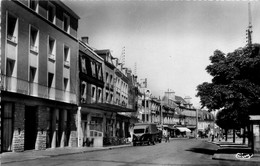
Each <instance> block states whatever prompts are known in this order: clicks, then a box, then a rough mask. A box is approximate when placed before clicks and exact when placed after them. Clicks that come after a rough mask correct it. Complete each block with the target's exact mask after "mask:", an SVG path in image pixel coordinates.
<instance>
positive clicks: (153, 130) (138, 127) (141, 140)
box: [133, 123, 161, 146]
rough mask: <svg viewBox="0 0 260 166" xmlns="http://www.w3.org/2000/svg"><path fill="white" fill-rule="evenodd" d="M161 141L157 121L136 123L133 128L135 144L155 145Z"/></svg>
mask: <svg viewBox="0 0 260 166" xmlns="http://www.w3.org/2000/svg"><path fill="white" fill-rule="evenodd" d="M156 142H161V134H160V131H159V130H158V128H157V124H155V123H135V125H134V130H133V146H136V145H144V144H147V145H150V144H153V145H155V143H156Z"/></svg>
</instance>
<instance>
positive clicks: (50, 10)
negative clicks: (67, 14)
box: [48, 2, 56, 24]
mask: <svg viewBox="0 0 260 166" xmlns="http://www.w3.org/2000/svg"><path fill="white" fill-rule="evenodd" d="M55 15H56V10H55V6H54V5H53V4H51V3H50V2H49V4H48V20H49V21H50V22H52V23H53V24H55Z"/></svg>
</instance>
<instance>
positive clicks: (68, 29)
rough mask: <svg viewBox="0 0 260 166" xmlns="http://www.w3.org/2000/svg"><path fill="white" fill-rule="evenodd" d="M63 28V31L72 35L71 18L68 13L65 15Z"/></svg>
mask: <svg viewBox="0 0 260 166" xmlns="http://www.w3.org/2000/svg"><path fill="white" fill-rule="evenodd" d="M65 19H66V20H67V26H66V25H65ZM62 25H63V27H62V29H63V30H64V31H65V32H67V33H70V17H69V16H68V15H67V14H66V13H63V24H62Z"/></svg>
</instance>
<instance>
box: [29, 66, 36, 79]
mask: <svg viewBox="0 0 260 166" xmlns="http://www.w3.org/2000/svg"><path fill="white" fill-rule="evenodd" d="M35 75H36V68H35V67H32V66H30V76H29V82H35Z"/></svg>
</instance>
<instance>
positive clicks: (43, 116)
mask: <svg viewBox="0 0 260 166" xmlns="http://www.w3.org/2000/svg"><path fill="white" fill-rule="evenodd" d="M49 116H50V115H49V110H47V108H46V107H45V106H39V107H38V128H37V130H38V132H37V138H36V143H35V150H45V149H46V143H47V142H46V141H47V126H48V121H49Z"/></svg>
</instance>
